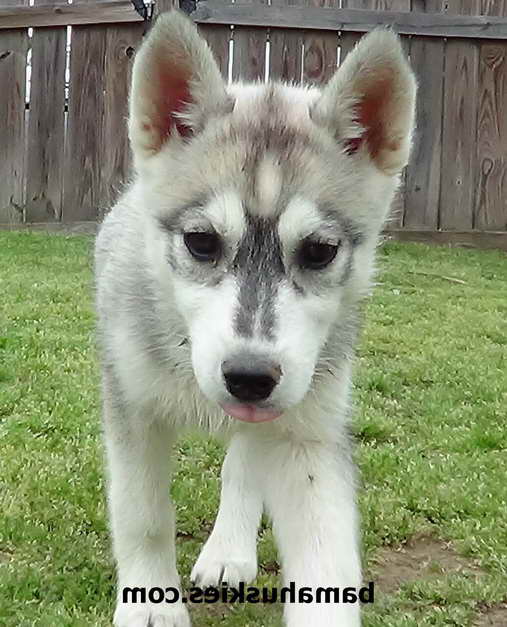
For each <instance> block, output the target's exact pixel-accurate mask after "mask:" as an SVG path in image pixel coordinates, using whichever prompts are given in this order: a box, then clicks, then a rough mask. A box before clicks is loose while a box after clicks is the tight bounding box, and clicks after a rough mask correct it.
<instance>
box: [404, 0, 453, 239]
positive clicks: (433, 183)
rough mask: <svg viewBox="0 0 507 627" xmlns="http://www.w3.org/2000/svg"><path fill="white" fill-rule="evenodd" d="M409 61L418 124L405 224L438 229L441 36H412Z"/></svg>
mask: <svg viewBox="0 0 507 627" xmlns="http://www.w3.org/2000/svg"><path fill="white" fill-rule="evenodd" d="M412 10H413V11H419V12H429V13H438V12H440V11H441V10H442V0H413V2H412ZM410 63H411V65H412V68H413V70H414V72H415V73H416V76H417V82H418V98H417V126H416V132H415V136H414V146H413V149H412V154H411V158H410V163H409V166H408V168H407V175H406V184H405V216H404V222H403V224H404V226H405V227H407V228H412V229H418V230H426V229H427V230H433V231H434V230H436V229H437V228H438V204H439V201H440V168H441V165H442V91H443V78H444V39H443V38H442V39H440V38H437V37H417V36H414V37H412V38H411V42H410Z"/></svg>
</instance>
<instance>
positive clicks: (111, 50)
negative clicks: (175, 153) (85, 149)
mask: <svg viewBox="0 0 507 627" xmlns="http://www.w3.org/2000/svg"><path fill="white" fill-rule="evenodd" d="M143 30H144V25H143V24H121V25H118V26H108V27H107V32H106V52H105V59H104V120H103V126H102V133H103V139H102V146H103V154H102V160H101V161H102V163H101V176H102V177H103V191H102V193H103V204H102V205H101V206H100V207H99V214H100V212H101V211H102V210H103V209H105V208H107V207H109V206H110V205H111V204H113V203H114V201H115V200H116V199H117V197H118V193H119V191H120V190H121V188H122V186H123V184H124V183H125V181H126V180H127V179H128V178H129V175H130V169H131V154H130V146H129V141H128V132H127V117H128V97H129V87H130V78H131V72H132V65H133V61H134V55H135V51H136V50H137V49H138V48H139V46H140V44H141V41H142V38H143Z"/></svg>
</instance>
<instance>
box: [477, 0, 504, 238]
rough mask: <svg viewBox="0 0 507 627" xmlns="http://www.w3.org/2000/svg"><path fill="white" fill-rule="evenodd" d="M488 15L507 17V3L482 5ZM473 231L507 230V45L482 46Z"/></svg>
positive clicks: (492, 44)
mask: <svg viewBox="0 0 507 627" xmlns="http://www.w3.org/2000/svg"><path fill="white" fill-rule="evenodd" d="M482 11H483V13H485V14H486V15H500V16H504V15H507V2H505V0H494V1H493V0H489V1H487V2H484V3H483V6H482ZM478 82H479V91H478V98H479V102H478V115H477V161H476V183H475V185H476V189H477V196H476V200H475V216H474V227H475V228H476V229H481V230H490V231H504V230H507V42H505V41H488V42H482V43H480V44H479V76H478Z"/></svg>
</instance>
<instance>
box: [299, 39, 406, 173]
mask: <svg viewBox="0 0 507 627" xmlns="http://www.w3.org/2000/svg"><path fill="white" fill-rule="evenodd" d="M415 94H416V82H415V78H414V74H413V72H412V70H411V68H410V66H409V65H408V62H407V60H406V58H405V55H404V53H403V49H402V47H401V43H400V40H399V38H398V37H397V36H396V35H395V34H394V33H393V32H391V31H388V30H376V31H373V32H372V33H370V34H369V35H367V36H366V37H363V38H362V39H361V41H360V42H359V43H358V44H357V45H356V47H355V48H354V50H352V52H351V53H350V54H349V55H348V56H347V58H346V59H345V61H344V63H343V65H342V66H340V67H339V68H338V70H337V71H336V73H335V75H334V76H333V77H332V78H331V80H330V81H329V83H328V84H327V85H326V87H324V90H323V92H322V95H321V97H320V98H319V100H317V102H316V103H315V104H314V106H313V108H312V111H311V117H312V119H313V120H314V122H315V123H316V124H318V125H321V126H325V127H327V128H328V129H329V130H330V131H331V132H332V133H333V134H334V135H335V137H336V138H337V140H338V141H339V142H340V143H341V144H342V145H343V146H344V150H345V151H346V152H347V153H349V154H351V155H352V154H355V153H359V152H362V151H363V150H367V153H366V154H368V153H369V155H370V157H371V159H372V160H373V162H374V163H375V165H376V166H377V167H378V168H379V169H380V170H382V171H383V172H385V173H386V174H388V175H394V174H397V173H398V172H400V170H401V169H402V168H403V167H404V166H405V165H406V164H407V161H408V157H409V152H410V144H411V136H412V131H413V127H414V117H415Z"/></svg>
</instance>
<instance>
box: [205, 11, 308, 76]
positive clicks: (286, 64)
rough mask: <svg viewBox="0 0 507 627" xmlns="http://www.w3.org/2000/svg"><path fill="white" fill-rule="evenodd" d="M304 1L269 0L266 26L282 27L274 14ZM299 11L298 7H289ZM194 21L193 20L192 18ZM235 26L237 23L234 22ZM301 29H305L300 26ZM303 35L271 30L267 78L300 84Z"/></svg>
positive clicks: (289, 31)
mask: <svg viewBox="0 0 507 627" xmlns="http://www.w3.org/2000/svg"><path fill="white" fill-rule="evenodd" d="M300 2H303V3H304V2H305V0H271V6H269V7H266V9H267V10H268V11H269V14H271V17H270V20H269V23H268V25H270V24H276V26H283V24H281V23H280V22H278V20H277V19H276V13H280V11H284V10H286V6H285V5H294V4H300ZM290 8H291V9H294V8H295V9H299V7H292V6H291V7H290ZM263 9H264V7H263V6H258V7H256V8H255V12H256V14H257V12H259V11H260V10H263ZM273 12H274V13H273ZM194 19H195V18H194ZM234 23H235V24H238V23H239V22H238V21H237V20H235V21H234ZM301 28H305V27H304V26H302V27H301ZM302 55H303V34H302V32H296V31H291V30H283V29H281V28H272V29H271V30H270V33H269V77H270V78H273V79H276V80H284V81H293V82H294V83H300V82H301V80H302V78H303V57H302Z"/></svg>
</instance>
